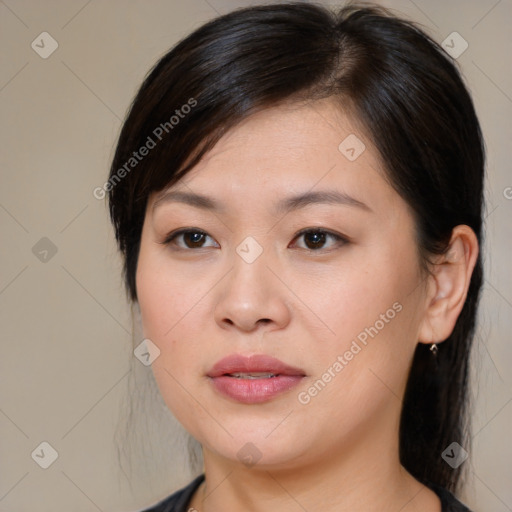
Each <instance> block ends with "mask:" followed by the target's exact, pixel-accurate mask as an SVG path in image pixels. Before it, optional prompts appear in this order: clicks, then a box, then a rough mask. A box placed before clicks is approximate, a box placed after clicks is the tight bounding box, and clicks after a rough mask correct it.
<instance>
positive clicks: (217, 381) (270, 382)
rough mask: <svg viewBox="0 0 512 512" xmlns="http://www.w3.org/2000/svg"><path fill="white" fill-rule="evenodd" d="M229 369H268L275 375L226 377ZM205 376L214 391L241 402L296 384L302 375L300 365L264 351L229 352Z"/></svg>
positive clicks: (267, 396) (257, 399) (264, 399)
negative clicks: (253, 353)
mask: <svg viewBox="0 0 512 512" xmlns="http://www.w3.org/2000/svg"><path fill="white" fill-rule="evenodd" d="M231 373H272V374H275V375H276V376H275V377H268V378H258V379H244V378H236V377H230V376H229V375H228V374H231ZM207 376H208V377H209V378H210V381H211V383H212V384H213V386H214V388H215V389H216V391H218V392H219V393H221V394H222V395H224V396H226V397H228V398H231V399H232V400H235V401H236V402H240V403H245V404H255V403H262V402H267V401H269V400H271V399H272V398H274V397H276V396H277V395H280V394H281V393H284V392H285V391H288V390H290V389H291V388H293V387H295V386H297V385H298V384H299V383H300V382H301V380H302V379H303V378H304V377H305V376H306V373H305V372H304V370H302V369H301V368H295V367H293V366H289V365H287V364H285V363H283V361H280V360H279V359H276V358H274V357H271V356H267V355H264V354H256V355H252V356H249V357H247V356H242V355H241V354H232V355H230V356H227V357H225V358H223V359H221V360H220V361H218V362H217V363H215V365H214V366H213V367H212V369H211V370H210V371H209V372H208V374H207Z"/></svg>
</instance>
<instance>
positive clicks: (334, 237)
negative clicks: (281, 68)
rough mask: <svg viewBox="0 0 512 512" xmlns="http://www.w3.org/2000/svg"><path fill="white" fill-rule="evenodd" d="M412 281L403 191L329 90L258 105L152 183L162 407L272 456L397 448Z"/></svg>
mask: <svg viewBox="0 0 512 512" xmlns="http://www.w3.org/2000/svg"><path fill="white" fill-rule="evenodd" d="M347 137H349V138H348V139H347ZM355 137H357V139H356V138H355ZM345 139H346V140H345ZM344 140H345V142H343V143H342V141H344ZM361 142H362V143H364V148H363V146H362V145H361ZM340 144H341V145H340ZM173 192H181V193H186V194H200V195H202V196H206V197H207V198H208V199H209V200H210V202H211V203H212V204H209V202H208V201H202V202H200V201H196V202H195V204H192V203H191V202H187V201H186V200H185V199H184V196H183V195H182V196H181V198H180V197H178V196H177V195H174V196H172V193H173ZM326 193H329V194H331V195H330V196H326V195H325V194H326ZM304 194H311V196H310V197H309V200H308V199H307V198H306V199H305V198H303V199H302V200H296V201H292V199H291V198H294V197H296V196H301V195H304ZM315 194H316V195H315ZM322 194H324V195H323V196H322ZM335 194H338V196H336V195H335ZM212 205H215V208H212ZM183 230H184V231H183ZM422 283H423V278H422V275H421V273H420V267H419V259H418V249H417V246H416V241H415V226H414V222H413V217H412V214H411V212H410V210H409V208H408V206H407V204H406V203H405V202H404V201H403V200H402V199H401V197H400V196H399V195H398V194H397V192H395V191H394V189H393V188H392V187H391V186H390V185H389V184H388V182H387V181H386V179H385V174H384V169H383V166H382V164H381V162H380V160H379V156H378V153H377V151H376V149H375V148H374V147H373V146H372V145H371V143H370V141H369V140H368V138H367V137H366V136H365V134H364V133H363V132H362V131H361V130H360V129H359V128H358V127H357V124H356V123H354V122H352V121H351V120H350V119H349V118H348V117H347V116H345V115H343V114H342V113H341V112H339V111H338V110H337V109H336V108H335V107H334V105H333V104H331V103H329V102H327V101H325V102H316V103H314V104H310V105H309V106H297V105H295V106H280V107H276V108H272V109H268V110H266V111H263V112H260V113H257V114H255V115H253V116H252V117H250V118H248V119H246V120H245V121H244V122H243V123H242V124H240V125H238V126H237V127H236V128H235V129H233V130H232V131H231V132H229V133H227V134H226V135H225V136H224V137H223V138H222V139H221V140H220V141H219V142H218V144H217V145H216V146H215V148H214V149H213V150H212V151H211V152H210V153H209V154H208V155H207V156H206V157H205V158H203V160H202V161H201V162H200V163H199V164H198V165H197V166H196V167H195V168H194V169H193V170H192V171H191V172H190V173H188V174H187V175H186V176H185V177H184V178H183V179H182V180H181V181H180V182H179V183H177V184H175V185H173V186H172V187H170V188H169V189H166V190H165V191H162V192H161V193H155V194H153V195H152V196H151V197H150V200H149V202H148V208H147V211H146V217H145V222H144V227H143V231H142V239H141V247H140V254H139V261H138V268H137V275H136V285H137V292H138V300H139V305H140V310H141V315H142V323H143V330H144V335H145V337H146V338H149V339H150V340H151V341H152V342H153V343H154V344H155V345H156V346H157V347H158V348H159V350H160V355H159V357H157V359H156V360H155V361H154V362H153V364H152V369H153V372H154V375H155V378H156V381H157V383H158V386H159V389H160V392H161V394H162V396H163V398H164V400H165V402H166V404H167V405H168V407H169V408H170V410H171V411H172V412H173V413H174V415H175V416H176V417H177V418H178V420H179V421H180V422H181V423H182V424H183V425H184V427H185V428H186V429H187V430H188V431H189V432H190V433H191V434H192V435H193V436H194V437H195V438H196V439H197V440H198V441H199V442H200V443H201V444H202V445H203V450H205V452H207V453H209V454H211V456H212V457H217V458H218V459H219V460H223V461H225V463H226V464H232V465H233V464H237V465H240V464H243V463H244V464H247V463H248V461H250V460H251V459H252V461H253V462H257V463H258V464H259V465H261V466H262V467H272V468H279V467H282V468H286V467H298V466H300V465H303V466H304V467H306V466H308V465H311V464H315V463H320V462H322V461H324V462H325V461H327V460H332V457H333V456H335V455H336V454H342V453H345V454H346V453H348V452H349V451H350V452H352V451H353V450H354V449H356V447H366V448H365V449H366V450H371V449H372V446H379V450H381V451H382V447H383V446H390V447H395V448H396V440H397V436H398V430H397V429H398V417H399V413H400V407H401V397H402V394H403V390H404V386H405V382H406V379H407V372H408V368H409V365H410V362H411V359H412V355H413V352H414V349H415V347H416V344H417V342H418V332H419V327H420V323H421V320H422V316H423V311H424V309H425V291H424V287H423V286H422ZM251 356H263V357H254V358H253V359H250V357H251ZM224 358H228V359H227V360H226V359H224ZM245 358H249V359H245ZM269 358H275V359H277V360H278V361H280V363H277V362H276V361H275V360H274V359H269ZM223 359H224V362H223V363H222V362H221V363H220V366H219V365H217V366H215V365H216V364H217V363H218V362H219V361H221V360H223ZM216 370H217V371H216ZM228 374H229V375H228ZM383 443H384V444H383ZM386 443H387V444H386ZM253 462H249V463H253Z"/></svg>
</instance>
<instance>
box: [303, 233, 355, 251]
mask: <svg viewBox="0 0 512 512" xmlns="http://www.w3.org/2000/svg"><path fill="white" fill-rule="evenodd" d="M300 237H304V241H305V243H306V247H303V248H305V249H306V250H309V251H318V250H319V249H325V247H324V244H325V241H326V239H328V238H332V239H333V240H335V245H338V246H340V245H344V244H345V243H348V239H347V238H346V237H344V236H341V235H338V234H337V233H333V232H332V231H327V230H325V229H318V228H308V229H303V230H302V231H300V232H299V233H297V235H296V236H295V238H294V240H295V239H297V238H300Z"/></svg>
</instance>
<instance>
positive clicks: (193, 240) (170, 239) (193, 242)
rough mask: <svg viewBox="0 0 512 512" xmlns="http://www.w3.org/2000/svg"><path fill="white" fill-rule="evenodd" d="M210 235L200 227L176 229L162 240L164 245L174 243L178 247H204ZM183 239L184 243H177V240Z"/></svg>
mask: <svg viewBox="0 0 512 512" xmlns="http://www.w3.org/2000/svg"><path fill="white" fill-rule="evenodd" d="M206 238H209V235H208V234H207V233H205V232H204V231H201V230H199V229H181V230H179V231H174V232H172V233H171V234H170V235H168V236H167V238H166V239H165V240H164V241H163V242H162V243H163V244H164V245H174V246H176V248H178V249H202V248H204V247H210V246H205V245H204V242H205V240H206ZM180 239H181V240H182V244H178V243H176V240H180Z"/></svg>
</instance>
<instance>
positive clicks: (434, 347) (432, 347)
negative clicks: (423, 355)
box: [430, 343, 438, 356]
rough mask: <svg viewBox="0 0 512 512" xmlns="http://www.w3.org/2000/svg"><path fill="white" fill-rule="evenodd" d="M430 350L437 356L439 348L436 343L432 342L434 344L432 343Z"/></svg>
mask: <svg viewBox="0 0 512 512" xmlns="http://www.w3.org/2000/svg"><path fill="white" fill-rule="evenodd" d="M430 352H432V354H434V356H437V352H438V349H437V344H436V343H432V345H430Z"/></svg>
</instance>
